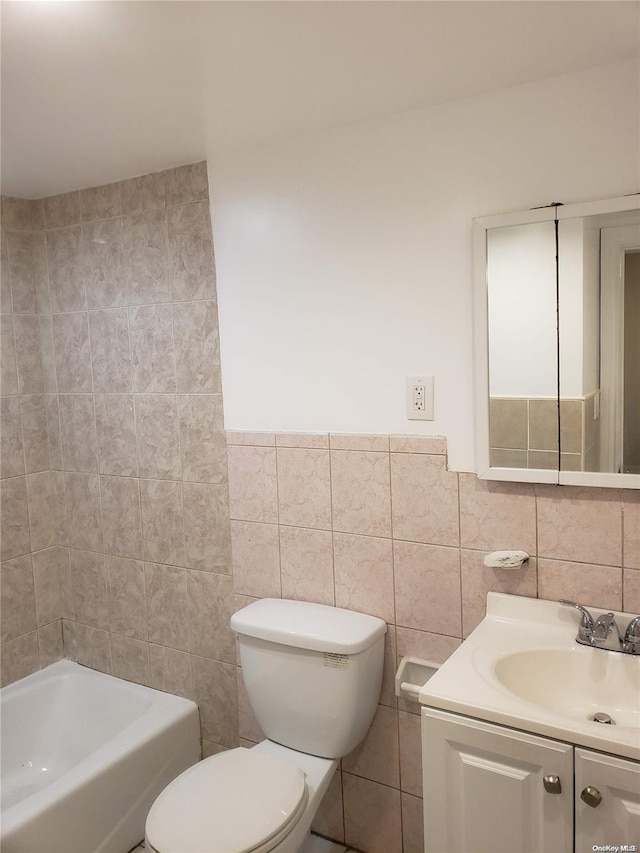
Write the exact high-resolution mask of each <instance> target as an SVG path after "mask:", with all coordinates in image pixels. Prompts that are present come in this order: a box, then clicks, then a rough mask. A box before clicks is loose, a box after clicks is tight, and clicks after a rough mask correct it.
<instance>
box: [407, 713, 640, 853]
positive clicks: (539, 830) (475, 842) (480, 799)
mask: <svg viewBox="0 0 640 853" xmlns="http://www.w3.org/2000/svg"><path fill="white" fill-rule="evenodd" d="M422 760H423V778H424V818H425V853H574V850H575V853H592V851H593V849H594V845H603V846H604V845H625V844H626V845H630V846H629V848H628V849H629V850H633V847H632V845H638V846H640V766H639V765H638V763H637V762H633V761H629V760H625V759H619V758H614V757H612V756H608V755H605V754H603V753H597V752H591V751H590V750H586V749H581V748H574V746H573V745H572V744H569V743H562V742H560V741H556V740H550V739H547V738H544V737H539V736H537V735H532V734H529V733H526V732H520V731H516V730H515V729H509V728H506V727H503V726H499V725H495V724H493V723H486V722H483V721H481V720H475V719H471V718H469V717H463V716H459V715H457V714H453V713H449V712H445V711H440V710H436V709H433V708H423V709H422ZM574 761H575V785H574ZM589 787H590V789H593V790H590V791H589V793H588V794H587V795H586V797H587V799H588V800H591V802H592V805H589V804H587V802H585V801H584V800H583V799H581V794H582V792H583V790H584V789H585V788H589ZM598 796H601V797H602V800H601V801H600V802H598V803H597V805H594V804H593V803H594V802H595V801H597V800H598ZM574 813H575V838H574Z"/></svg>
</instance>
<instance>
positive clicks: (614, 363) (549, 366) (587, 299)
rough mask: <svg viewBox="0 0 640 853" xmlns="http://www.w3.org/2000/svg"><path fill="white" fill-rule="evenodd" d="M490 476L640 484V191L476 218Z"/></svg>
mask: <svg viewBox="0 0 640 853" xmlns="http://www.w3.org/2000/svg"><path fill="white" fill-rule="evenodd" d="M474 255H475V266H476V286H475V304H474V308H475V333H476V334H475V337H476V341H475V357H476V380H477V381H476V412H477V418H476V421H477V422H476V436H477V447H476V452H477V458H478V463H479V464H478V466H477V467H478V474H479V476H481V477H485V478H488V479H501V480H515V481H518V480H520V481H525V482H547V483H564V484H573V485H589V484H592V485H601V486H618V487H624V488H640V197H638V196H630V197H627V198H622V199H610V200H607V201H603V202H592V203H589V204H581V205H567V206H556V205H553V206H550V207H548V208H540V209H535V210H531V211H527V212H524V213H521V214H507V215H505V216H498V217H488V218H483V219H479V220H475V221H474Z"/></svg>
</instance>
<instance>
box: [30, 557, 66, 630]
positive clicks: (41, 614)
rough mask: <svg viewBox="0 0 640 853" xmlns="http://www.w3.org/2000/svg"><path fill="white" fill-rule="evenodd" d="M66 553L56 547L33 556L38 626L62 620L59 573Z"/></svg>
mask: <svg viewBox="0 0 640 853" xmlns="http://www.w3.org/2000/svg"><path fill="white" fill-rule="evenodd" d="M65 559H68V557H67V554H66V552H65V551H64V550H63V549H62V548H58V547H56V546H54V547H52V548H47V549H45V550H44V551H37V552H36V553H35V554H33V579H34V586H35V602H36V613H37V620H38V626H39V627H42V626H43V625H48V624H49V623H50V622H54V621H55V620H56V619H61V618H62V597H61V591H60V573H61V569H62V567H63V565H64V560H65Z"/></svg>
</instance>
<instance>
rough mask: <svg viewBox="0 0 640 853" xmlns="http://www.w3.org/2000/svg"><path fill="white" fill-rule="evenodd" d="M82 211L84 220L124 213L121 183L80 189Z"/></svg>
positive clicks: (106, 217) (108, 217) (89, 220)
mask: <svg viewBox="0 0 640 853" xmlns="http://www.w3.org/2000/svg"><path fill="white" fill-rule="evenodd" d="M80 211H81V214H82V221H83V222H92V221H93V220H95V219H110V218H111V217H114V216H120V215H121V213H122V204H121V184H120V183H115V184H103V185H102V186H100V187H90V188H89V189H86V190H81V191H80Z"/></svg>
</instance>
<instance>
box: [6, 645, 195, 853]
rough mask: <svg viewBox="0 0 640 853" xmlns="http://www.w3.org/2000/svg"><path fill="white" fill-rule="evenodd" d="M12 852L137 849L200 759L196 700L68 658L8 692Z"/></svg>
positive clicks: (8, 844) (8, 831)
mask: <svg viewBox="0 0 640 853" xmlns="http://www.w3.org/2000/svg"><path fill="white" fill-rule="evenodd" d="M0 713H1V715H2V718H1V719H2V723H1V737H2V758H1V761H2V771H1V799H2V805H1V815H0V818H1V829H0V848H1V849H2V853H127V851H129V850H131V848H133V847H135V845H136V844H137V843H139V842H140V841H142V839H143V838H144V822H145V818H146V816H147V812H148V811H149V808H150V807H151V804H152V803H153V801H154V799H155V798H156V797H157V796H158V794H159V793H160V791H162V789H163V788H164V787H166V785H167V784H168V783H169V782H170V781H171V780H172V779H174V778H175V777H176V776H177V775H178V774H179V773H181V772H182V771H183V770H185V769H186V768H187V767H190V766H191V765H192V764H195V763H196V761H198V760H199V758H200V735H199V726H198V709H197V706H196V705H195V704H194V703H193V702H189V701H188V700H186V699H181V698H179V697H177V696H171V695H169V694H167V693H161V692H160V691H158V690H152V689H150V688H148V687H143V686H141V685H139V684H132V683H130V682H128V681H122V680H121V679H119V678H113V677H112V676H110V675H104V674H103V673H101V672H95V671H94V670H91V669H87V668H85V667H83V666H79V665H78V664H77V663H72V662H71V661H66V660H65V661H59V662H58V663H54V664H52V665H51V666H48V667H47V668H46V669H43V670H41V671H40V672H37V673H35V674H34V675H29V676H28V677H27V678H23V679H22V680H20V681H17V682H15V683H14V684H10V685H9V686H8V687H4V688H3V689H2V691H1V703H0Z"/></svg>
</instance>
